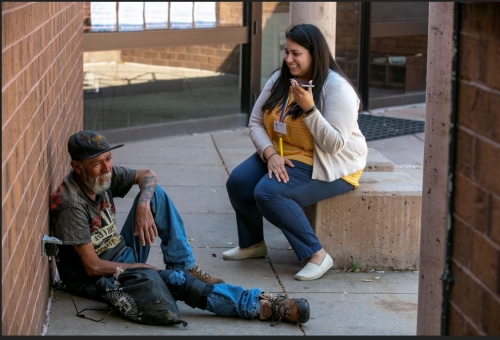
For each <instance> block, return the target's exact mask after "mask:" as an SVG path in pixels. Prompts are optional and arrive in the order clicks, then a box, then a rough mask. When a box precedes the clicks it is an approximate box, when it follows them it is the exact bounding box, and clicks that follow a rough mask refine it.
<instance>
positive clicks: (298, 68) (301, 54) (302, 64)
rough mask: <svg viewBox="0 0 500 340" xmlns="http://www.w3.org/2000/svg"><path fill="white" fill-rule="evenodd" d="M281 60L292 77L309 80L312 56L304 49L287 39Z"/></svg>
mask: <svg viewBox="0 0 500 340" xmlns="http://www.w3.org/2000/svg"><path fill="white" fill-rule="evenodd" d="M283 59H284V60H285V62H286V64H287V65H288V68H289V69H290V73H291V74H292V75H293V76H295V77H297V78H301V79H305V80H310V76H311V70H312V56H311V54H310V53H309V51H308V50H307V49H306V48H304V47H302V46H300V45H299V44H297V43H296V42H294V41H293V40H290V39H288V38H287V39H286V42H285V54H284V56H283Z"/></svg>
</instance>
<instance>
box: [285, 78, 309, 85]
mask: <svg viewBox="0 0 500 340" xmlns="http://www.w3.org/2000/svg"><path fill="white" fill-rule="evenodd" d="M292 79H294V80H295V81H296V82H297V83H298V84H299V86H301V87H314V85H313V84H309V82H308V81H306V80H302V79H296V78H290V80H292Z"/></svg>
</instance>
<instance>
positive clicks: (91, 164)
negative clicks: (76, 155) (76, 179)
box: [75, 151, 113, 194]
mask: <svg viewBox="0 0 500 340" xmlns="http://www.w3.org/2000/svg"><path fill="white" fill-rule="evenodd" d="M111 158H112V157H111V152H109V151H108V152H105V153H103V154H102V155H99V156H97V157H94V158H90V159H85V160H83V161H81V162H77V169H75V171H76V172H77V173H78V174H79V175H80V177H81V179H82V182H83V184H84V185H85V187H86V188H87V189H88V190H90V191H92V192H93V193H94V194H100V193H102V192H103V191H104V190H107V189H108V188H109V186H110V185H111V168H112V166H113V161H112V159H111Z"/></svg>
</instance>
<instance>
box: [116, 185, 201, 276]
mask: <svg viewBox="0 0 500 340" xmlns="http://www.w3.org/2000/svg"><path fill="white" fill-rule="evenodd" d="M138 201H139V194H138V195H137V196H136V198H135V200H134V204H133V205H132V208H131V209H130V212H129V214H128V216H127V220H126V221H125V224H124V225H123V228H122V230H121V232H120V235H121V236H122V237H123V239H124V240H125V243H127V246H129V247H130V248H132V250H133V251H134V253H135V254H136V259H135V262H140V263H146V260H147V259H148V255H149V251H150V246H149V245H147V244H146V245H145V246H143V245H141V242H140V240H139V237H136V236H134V228H135V212H136V209H137V203H138ZM151 212H152V213H153V217H154V220H155V224H156V228H157V230H158V236H159V237H160V239H161V244H160V247H161V252H162V253H163V262H164V263H165V266H166V268H169V269H186V270H190V269H192V268H193V267H194V265H195V264H196V259H195V258H194V255H193V252H192V251H191V247H190V246H189V244H188V241H187V237H186V232H185V230H184V222H183V221H182V218H181V216H180V215H179V213H178V212H177V209H176V208H175V205H174V203H173V202H172V200H170V197H168V195H167V193H166V192H165V190H163V188H162V187H161V186H159V185H157V186H156V189H155V192H154V195H153V197H152V199H151Z"/></svg>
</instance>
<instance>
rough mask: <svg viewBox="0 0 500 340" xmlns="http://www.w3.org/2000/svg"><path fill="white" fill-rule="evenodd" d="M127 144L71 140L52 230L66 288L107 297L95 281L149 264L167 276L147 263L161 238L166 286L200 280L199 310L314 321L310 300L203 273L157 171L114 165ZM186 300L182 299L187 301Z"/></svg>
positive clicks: (85, 136) (92, 135) (54, 197)
mask: <svg viewBox="0 0 500 340" xmlns="http://www.w3.org/2000/svg"><path fill="white" fill-rule="evenodd" d="M121 146H123V144H119V145H114V146H111V145H109V144H108V142H107V140H106V138H105V137H104V136H103V135H101V134H99V133H98V132H96V131H92V130H84V131H80V132H77V133H75V134H73V135H72V136H71V137H70V138H69V141H68V152H69V154H70V156H71V167H72V169H71V171H70V173H69V174H68V175H67V176H66V177H65V178H64V180H63V182H62V184H61V185H59V187H58V188H57V189H56V190H55V191H54V192H53V193H52V194H51V197H50V229H51V232H52V234H53V236H55V237H56V238H58V239H60V240H61V241H62V245H59V246H58V253H57V255H56V263H57V268H58V272H59V275H60V277H61V280H62V283H63V287H64V290H65V291H67V292H68V293H72V294H75V295H79V296H84V297H88V298H93V299H98V300H103V296H101V295H100V294H98V292H97V289H96V282H97V281H98V280H99V279H100V278H101V277H106V278H108V279H109V280H110V281H111V282H114V278H113V274H115V272H117V269H118V270H121V271H123V270H125V269H127V268H136V267H149V268H153V269H155V270H157V271H159V272H161V271H162V270H160V269H158V268H155V267H153V266H151V265H149V264H147V263H146V261H147V258H148V255H149V251H150V246H151V245H152V244H153V242H154V240H155V238H156V237H158V236H159V237H160V239H161V245H160V247H161V250H162V253H163V261H164V263H165V269H168V270H170V272H169V274H168V276H167V275H163V276H162V279H163V278H165V279H164V282H165V284H166V285H167V287H168V288H169V289H170V290H171V291H178V290H179V289H177V290H176V288H178V287H179V286H182V285H186V284H191V283H192V282H193V277H194V280H201V281H203V282H204V283H205V287H206V288H205V289H203V294H202V296H201V297H200V301H198V302H196V303H194V305H192V307H198V308H201V309H206V310H208V311H211V312H214V313H216V314H217V315H221V316H238V317H241V318H249V319H252V318H254V317H257V316H259V319H261V320H267V319H272V320H285V321H289V322H294V323H297V322H299V323H304V322H307V320H308V319H309V304H308V302H307V300H305V299H293V298H291V299H289V298H285V297H283V296H273V295H271V294H266V293H264V291H263V290H261V289H258V288H252V289H244V288H243V287H240V286H234V285H229V284H225V283H224V281H223V280H221V279H219V278H215V277H212V276H210V275H209V274H207V273H206V272H205V271H203V270H201V269H200V267H199V266H198V265H196V260H195V258H194V255H193V253H192V251H191V247H190V246H189V244H188V242H187V238H186V234H185V230H184V224H183V221H182V219H181V217H180V215H179V213H178V212H177V209H176V208H175V206H174V204H173V202H172V201H171V200H170V198H169V196H168V195H167V193H166V192H165V191H164V190H163V188H162V187H160V186H159V185H157V184H156V174H155V173H154V172H153V171H151V170H135V169H130V168H125V167H121V166H117V165H113V162H112V157H111V150H113V149H116V148H118V147H121ZM135 184H137V185H138V186H139V189H140V192H139V193H138V194H137V196H136V198H135V201H134V204H133V205H132V208H131V210H130V212H129V214H128V217H127V219H126V221H125V224H124V225H123V227H122V229H121V232H120V234H118V232H117V227H116V220H115V213H116V212H115V205H114V202H113V198H114V197H124V196H125V195H126V194H127V193H128V192H129V190H130V189H131V188H132V186H133V185H135ZM191 276H192V277H191ZM188 288H189V287H188ZM181 291H189V289H184V290H181ZM186 297H187V296H176V298H177V299H180V300H182V301H184V300H185V299H186Z"/></svg>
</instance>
